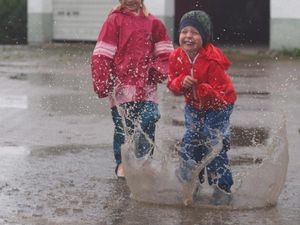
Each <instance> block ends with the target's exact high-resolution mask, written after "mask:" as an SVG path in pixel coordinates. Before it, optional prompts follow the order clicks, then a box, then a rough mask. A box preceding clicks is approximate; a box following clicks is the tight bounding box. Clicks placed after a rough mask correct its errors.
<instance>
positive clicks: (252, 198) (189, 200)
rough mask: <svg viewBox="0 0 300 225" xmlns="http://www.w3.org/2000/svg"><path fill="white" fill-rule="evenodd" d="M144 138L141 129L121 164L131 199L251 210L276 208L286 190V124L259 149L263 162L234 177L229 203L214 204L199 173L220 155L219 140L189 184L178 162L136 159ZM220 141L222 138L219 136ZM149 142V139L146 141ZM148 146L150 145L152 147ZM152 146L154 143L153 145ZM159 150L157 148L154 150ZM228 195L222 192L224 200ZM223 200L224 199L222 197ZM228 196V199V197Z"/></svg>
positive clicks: (124, 150)
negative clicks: (181, 177)
mask: <svg viewBox="0 0 300 225" xmlns="http://www.w3.org/2000/svg"><path fill="white" fill-rule="evenodd" d="M140 135H143V133H142V132H141V130H140V129H137V130H136V133H135V134H134V135H133V136H131V138H127V141H126V143H125V144H124V145H123V147H122V161H123V164H124V167H125V173H126V181H127V184H128V186H129V188H130V191H131V197H132V198H133V199H135V200H138V201H143V202H150V203H156V204H172V205H181V204H184V205H193V206H196V207H222V208H229V209H249V208H259V207H267V206H272V205H275V204H276V202H277V199H278V197H279V195H280V193H281V191H282V189H283V185H284V182H285V178H286V173H287V166H288V144H287V137H286V128H285V123H284V122H282V124H281V125H279V126H278V127H277V128H274V129H273V132H272V134H271V135H270V138H269V139H268V143H267V144H266V145H263V146H260V148H261V150H262V151H264V152H265V153H266V154H265V156H264V157H263V158H262V163H260V164H253V165H251V166H249V167H247V168H246V169H244V170H240V171H238V172H237V173H234V174H233V179H234V185H233V186H232V194H231V195H230V196H229V197H230V200H229V201H225V202H222V201H221V203H218V204H217V205H216V204H215V202H214V200H216V199H214V197H213V192H214V190H215V189H216V187H214V186H209V185H208V183H206V182H205V183H204V184H200V182H199V179H198V174H199V172H200V171H201V170H202V169H203V168H204V167H205V166H206V165H207V164H209V163H210V162H211V160H212V159H213V158H214V157H215V156H216V155H217V154H219V152H220V151H221V148H222V145H220V144H219V143H221V142H220V141H219V142H218V143H217V144H216V145H215V146H213V150H212V151H211V152H210V153H209V154H208V155H207V156H206V157H205V158H204V159H203V160H202V161H201V163H199V164H198V165H197V167H196V169H194V170H193V171H192V179H191V181H190V182H183V183H182V182H180V181H179V179H178V178H177V176H176V175H175V174H176V169H178V168H179V160H174V158H171V156H169V155H168V156H167V155H164V156H163V157H162V158H161V159H155V158H154V157H153V156H151V155H150V154H147V155H145V156H143V157H141V158H137V157H136V151H137V146H138V145H140V143H137V140H140V139H138V138H137V136H140ZM218 139H219V140H221V137H220V136H219V137H218ZM144 141H147V142H149V143H150V140H149V139H147V138H144ZM149 143H147V144H149ZM150 145H153V146H154V144H153V143H150ZM156 151H160V149H159V148H158V147H157V146H155V151H154V152H156ZM226 195H227V194H225V193H223V197H224V196H225V197H226ZM221 197H222V196H221ZM227 197H228V196H227Z"/></svg>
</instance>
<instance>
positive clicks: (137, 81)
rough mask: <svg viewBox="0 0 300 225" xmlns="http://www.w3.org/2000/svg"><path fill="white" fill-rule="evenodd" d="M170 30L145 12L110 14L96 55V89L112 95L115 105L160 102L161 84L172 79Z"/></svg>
mask: <svg viewBox="0 0 300 225" xmlns="http://www.w3.org/2000/svg"><path fill="white" fill-rule="evenodd" d="M173 50H174V49H173V45H172V42H171V41H170V39H169V37H168V34H167V31H166V28H165V26H164V25H163V24H162V22H161V21H160V20H158V19H156V18H155V17H154V16H152V15H149V16H145V15H144V13H143V11H142V10H141V13H140V15H138V16H136V15H134V14H133V13H130V12H124V11H120V10H115V11H113V12H112V13H110V14H109V16H108V18H107V20H106V21H105V23H104V24H103V27H102V29H101V31H100V34H99V36H98V40H97V44H96V47H95V49H94V52H93V55H92V62H91V64H92V65H91V66H92V77H93V85H94V90H95V92H96V93H97V94H98V96H99V97H100V98H103V97H106V96H111V106H114V105H116V104H121V103H125V102H131V101H153V102H157V83H160V82H162V81H163V80H165V79H166V78H167V76H168V59H169V55H170V53H171V52H172V51H173Z"/></svg>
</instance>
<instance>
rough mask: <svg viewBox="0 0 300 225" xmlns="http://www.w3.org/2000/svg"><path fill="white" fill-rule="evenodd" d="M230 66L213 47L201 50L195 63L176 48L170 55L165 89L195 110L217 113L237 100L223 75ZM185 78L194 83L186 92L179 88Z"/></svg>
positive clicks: (209, 46) (226, 77) (225, 76)
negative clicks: (181, 98) (180, 96)
mask: <svg viewBox="0 0 300 225" xmlns="http://www.w3.org/2000/svg"><path fill="white" fill-rule="evenodd" d="M229 66H230V62H229V60H228V59H227V58H226V56H225V55H224V54H223V53H222V52H221V51H220V50H219V49H218V48H216V47H214V46H213V45H212V44H208V45H206V47H205V48H201V50H200V51H199V53H198V55H197V56H196V58H195V59H194V62H191V61H190V59H189V57H188V55H187V54H186V52H185V51H184V50H183V49H182V48H177V49H176V50H175V51H174V52H173V53H172V54H171V55H170V61H169V79H168V84H167V86H168V88H169V89H170V90H171V91H172V92H173V93H174V94H175V95H184V96H185V101H186V103H187V104H190V105H192V106H193V107H194V108H196V109H202V110H220V109H223V108H225V107H226V106H229V105H233V104H234V103H235V101H236V98H237V97H236V92H235V89H234V87H233V84H232V82H231V79H230V77H229V76H228V75H227V74H226V73H225V71H226V70H227V69H228V68H229ZM187 75H192V76H193V77H194V78H195V79H196V80H197V84H196V85H195V86H194V87H193V88H191V89H188V90H186V89H184V88H183V86H182V83H183V80H184V78H185V77H186V76H187Z"/></svg>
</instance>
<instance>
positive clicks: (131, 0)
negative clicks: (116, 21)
mask: <svg viewBox="0 0 300 225" xmlns="http://www.w3.org/2000/svg"><path fill="white" fill-rule="evenodd" d="M120 3H121V6H122V8H125V9H127V10H128V11H130V12H135V13H138V12H139V10H140V8H141V4H142V0H120Z"/></svg>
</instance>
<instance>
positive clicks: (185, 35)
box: [179, 26, 203, 53]
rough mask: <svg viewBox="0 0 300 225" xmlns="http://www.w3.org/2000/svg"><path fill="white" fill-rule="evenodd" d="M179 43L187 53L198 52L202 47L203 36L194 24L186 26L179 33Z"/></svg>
mask: <svg viewBox="0 0 300 225" xmlns="http://www.w3.org/2000/svg"><path fill="white" fill-rule="evenodd" d="M179 44H180V47H181V48H183V49H184V50H185V51H186V52H187V53H197V52H198V51H199V50H200V49H201V48H202V44H203V41H202V37H201V35H200V33H199V32H198V30H197V29H196V28H195V27H193V26H186V27H184V28H183V29H182V30H181V31H180V34H179Z"/></svg>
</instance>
